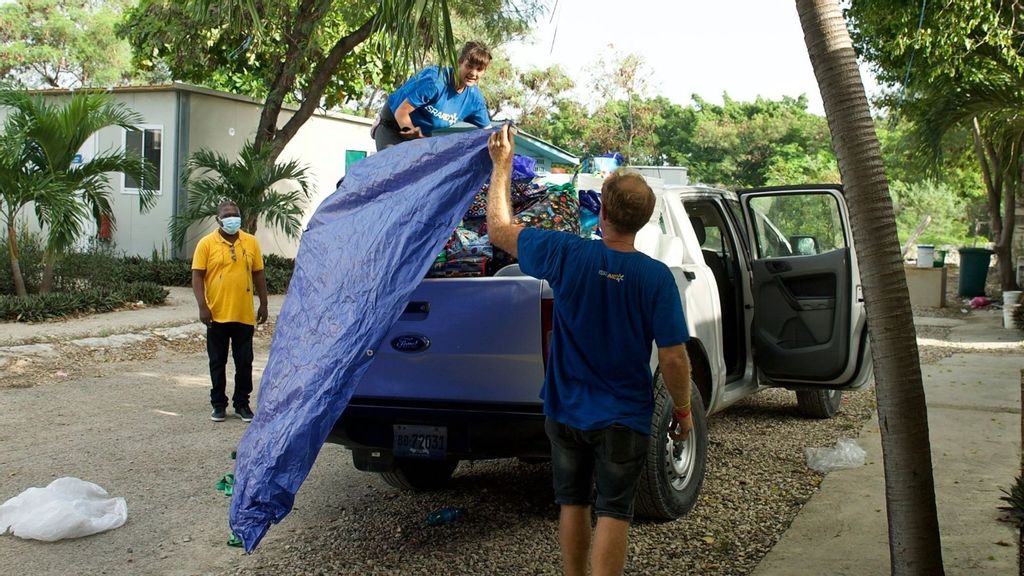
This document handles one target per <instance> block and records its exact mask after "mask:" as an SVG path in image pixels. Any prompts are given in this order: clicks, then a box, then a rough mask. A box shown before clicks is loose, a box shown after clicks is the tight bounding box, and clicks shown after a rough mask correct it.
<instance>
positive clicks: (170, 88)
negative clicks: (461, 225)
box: [30, 82, 373, 126]
mask: <svg viewBox="0 0 1024 576" xmlns="http://www.w3.org/2000/svg"><path fill="white" fill-rule="evenodd" d="M89 90H101V91H103V92H109V93H111V94H132V93H140V92H189V93H192V94H202V95H204V96H212V97H214V98H224V99H226V100H235V101H236V102H246V103H249V104H255V105H257V106H262V105H263V102H262V101H260V100H256V99H255V98H250V97H248V96H243V95H241V94H233V93H231V92H224V91H223V90H214V89H212V88H206V87H204V86H197V85H195V84H187V83H185V82H172V83H169V84H147V85H142V86H113V87H110V88H102V89H101V88H80V89H67V88H50V89H46V90H31V91H30V92H31V93H33V94H44V95H47V94H53V95H62V94H71V93H73V92H83V91H89ZM283 109H284V110H288V111H290V112H294V111H295V110H298V106H295V105H292V104H285V105H284V106H283ZM314 115H316V116H321V117H325V118H334V119H336V120H346V121H349V122H356V123H359V124H365V125H367V126H369V125H371V124H372V123H373V119H372V118H364V117H362V116H356V115H354V114H345V113H343V112H335V111H331V110H319V109H318V110H317V111H316V112H314Z"/></svg>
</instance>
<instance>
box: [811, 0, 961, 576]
mask: <svg viewBox="0 0 1024 576" xmlns="http://www.w3.org/2000/svg"><path fill="white" fill-rule="evenodd" d="M796 7H797V12H798V13H799V15H800V22H801V25H802V27H803V31H804V40H805V42H806V44H807V52H808V55H809V56H810V59H811V65H812V67H813V68H814V74H815V76H816V77H817V80H818V86H819V87H820V89H821V96H822V100H823V101H824V104H825V113H826V116H827V117H828V124H829V129H830V131H831V132H832V142H833V146H834V147H835V151H836V157H837V158H838V160H839V171H840V173H841V174H842V178H843V183H844V186H845V190H846V197H847V200H848V204H849V210H850V223H851V227H852V228H853V238H854V242H855V244H856V249H857V258H858V260H859V263H860V273H861V282H862V283H863V289H864V299H865V305H866V308H867V315H868V330H869V334H870V335H871V349H872V352H873V355H874V373H875V388H876V394H877V397H878V420H879V426H880V428H881V433H882V454H883V461H884V467H885V495H886V510H887V513H888V520H889V552H890V558H891V570H892V574H899V575H904V574H915V575H916V574H921V575H928V576H936V575H942V574H943V573H944V572H943V567H942V548H941V546H940V541H939V523H938V516H937V513H936V507H935V483H934V479H933V477H932V463H931V445H930V443H929V440H928V413H927V410H926V406H925V397H924V386H923V384H922V380H921V366H920V361H919V358H918V351H917V341H916V338H915V331H914V322H913V316H912V313H911V310H910V298H909V293H908V291H907V282H906V276H905V275H904V272H903V262H902V259H901V258H900V247H899V240H898V238H897V236H896V221H895V217H894V214H893V208H892V199H891V197H890V196H889V186H888V183H887V182H886V178H885V168H884V165H883V163H882V155H881V149H880V147H879V144H878V137H877V135H876V134H875V128H874V123H873V121H872V118H871V111H870V109H869V107H868V101H867V97H866V95H865V93H864V85H863V83H862V82H861V78H860V72H859V70H858V68H857V57H856V54H855V53H854V50H853V46H852V43H851V41H850V35H849V32H848V30H847V28H846V21H845V20H844V18H843V13H842V11H841V10H840V7H839V4H838V1H837V0H796ZM907 359H913V360H912V361H910V362H908V361H907Z"/></svg>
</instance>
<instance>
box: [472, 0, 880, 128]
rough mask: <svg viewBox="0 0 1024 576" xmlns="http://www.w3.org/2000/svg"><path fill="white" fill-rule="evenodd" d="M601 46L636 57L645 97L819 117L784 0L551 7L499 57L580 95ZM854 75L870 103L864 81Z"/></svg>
mask: <svg viewBox="0 0 1024 576" xmlns="http://www.w3.org/2000/svg"><path fill="white" fill-rule="evenodd" d="M556 31H557V32H556ZM609 44H612V45H613V46H614V50H616V51H619V52H622V53H634V54H638V55H640V56H641V57H643V59H644V61H645V64H646V66H647V68H648V70H649V71H651V73H652V82H651V84H652V92H653V93H654V94H660V95H663V96H665V97H667V98H669V99H670V100H672V101H674V102H676V103H678V104H682V105H686V104H689V103H690V102H691V95H692V94H699V95H700V96H701V97H702V98H704V99H705V100H708V101H711V102H716V103H721V101H722V94H723V93H726V92H727V93H728V94H729V96H730V97H731V98H732V99H734V100H753V99H754V98H756V97H757V96H759V95H760V96H763V97H765V98H771V99H778V98H781V97H782V96H794V97H796V96H799V95H801V94H806V95H807V98H808V109H809V110H810V111H811V112H814V113H816V114H822V115H823V114H824V108H823V107H822V103H821V96H820V94H819V92H818V84H817V81H816V80H815V78H814V72H813V70H812V69H811V63H810V60H808V58H807V47H806V46H805V44H804V36H803V32H802V30H801V28H800V19H799V18H798V17H797V12H796V5H795V2H794V1H793V0H718V1H715V0H625V1H622V0H620V1H617V2H613V1H610V0H558V7H557V9H556V13H555V15H554V18H552V17H551V15H548V16H544V17H542V19H541V20H540V21H539V22H538V24H537V26H536V27H535V31H534V33H533V41H532V42H530V41H527V42H522V43H514V44H511V45H508V46H507V47H506V48H507V49H508V51H509V55H510V58H511V60H512V62H513V63H514V64H516V65H517V66H519V67H526V68H529V67H541V68H543V67H547V66H548V65H551V64H559V65H561V66H562V67H563V69H565V70H566V71H568V72H569V74H570V76H572V77H573V79H574V80H575V81H576V82H577V84H578V85H581V86H585V85H586V81H587V76H588V74H587V69H588V68H590V67H592V65H593V63H594V62H595V61H596V60H597V58H598V55H600V54H601V53H602V52H607V51H608V50H609V48H608V45H609ZM861 74H862V76H865V86H866V87H867V88H868V93H869V96H870V94H871V93H872V92H874V91H876V90H877V88H876V84H875V82H874V79H873V78H871V77H870V72H869V71H867V70H866V69H865V68H864V67H862V71H861ZM484 81H485V82H486V79H485V80H484ZM654 94H652V95H654Z"/></svg>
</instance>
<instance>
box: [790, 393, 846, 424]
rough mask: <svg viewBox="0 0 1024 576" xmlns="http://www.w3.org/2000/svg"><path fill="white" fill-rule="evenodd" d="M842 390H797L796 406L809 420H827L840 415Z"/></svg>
mask: <svg viewBox="0 0 1024 576" xmlns="http://www.w3.org/2000/svg"><path fill="white" fill-rule="evenodd" d="M842 401H843V391H842V390H797V391H796V405H797V410H799V411H800V414H802V415H804V416H806V417H807V418H818V419H820V420H827V419H829V418H831V417H833V416H835V415H836V414H838V413H839V405H840V404H841V403H842Z"/></svg>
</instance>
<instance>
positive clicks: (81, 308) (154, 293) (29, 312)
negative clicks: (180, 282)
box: [0, 282, 168, 322]
mask: <svg viewBox="0 0 1024 576" xmlns="http://www.w3.org/2000/svg"><path fill="white" fill-rule="evenodd" d="M167 295H168V291H167V290H166V289H165V288H164V287H163V286H159V285H157V284H154V283H152V282H131V283H123V284H111V285H107V286H97V287H90V288H81V289H77V290H71V291H66V292H54V293H51V294H31V295H29V296H28V297H27V298H18V297H17V296H9V295H0V320H14V321H20V322H38V321H40V320H49V319H54V318H63V317H65V316H72V315H75V314H84V313H91V312H110V311H112V310H116V309H118V308H121V307H123V306H125V305H126V304H130V303H134V302H138V301H140V300H141V301H142V302H145V303H146V304H163V303H164V301H165V300H166V299H167Z"/></svg>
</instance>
